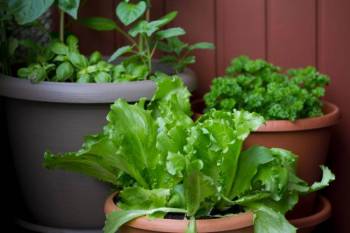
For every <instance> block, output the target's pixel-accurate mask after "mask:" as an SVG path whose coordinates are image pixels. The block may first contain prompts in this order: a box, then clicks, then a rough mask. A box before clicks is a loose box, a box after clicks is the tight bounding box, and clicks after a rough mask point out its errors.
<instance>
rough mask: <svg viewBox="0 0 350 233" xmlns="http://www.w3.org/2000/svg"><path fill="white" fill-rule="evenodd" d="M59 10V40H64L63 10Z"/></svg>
mask: <svg viewBox="0 0 350 233" xmlns="http://www.w3.org/2000/svg"><path fill="white" fill-rule="evenodd" d="M59 11H60V41H61V42H64V11H63V10H59Z"/></svg>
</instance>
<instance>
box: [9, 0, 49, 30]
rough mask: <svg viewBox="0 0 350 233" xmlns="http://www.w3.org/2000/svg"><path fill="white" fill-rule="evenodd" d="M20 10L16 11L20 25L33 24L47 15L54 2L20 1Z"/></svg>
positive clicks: (43, 0)
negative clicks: (44, 14)
mask: <svg viewBox="0 0 350 233" xmlns="http://www.w3.org/2000/svg"><path fill="white" fill-rule="evenodd" d="M18 1H19V2H20V4H19V6H20V7H19V9H17V10H16V11H15V14H14V16H15V19H16V21H17V23H18V24H20V25H23V24H27V23H31V22H33V21H34V20H36V19H37V18H39V17H40V16H41V15H42V14H43V13H45V12H46V11H47V10H48V9H49V8H50V6H51V5H52V4H53V3H54V0H18Z"/></svg>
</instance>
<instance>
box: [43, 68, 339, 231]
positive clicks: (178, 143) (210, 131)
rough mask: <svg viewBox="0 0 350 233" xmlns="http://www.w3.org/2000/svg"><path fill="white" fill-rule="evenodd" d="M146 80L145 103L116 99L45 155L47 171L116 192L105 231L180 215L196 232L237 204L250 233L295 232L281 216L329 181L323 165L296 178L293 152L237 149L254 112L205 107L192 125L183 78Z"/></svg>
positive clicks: (256, 120) (256, 121)
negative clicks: (92, 128) (96, 121)
mask: <svg viewBox="0 0 350 233" xmlns="http://www.w3.org/2000/svg"><path fill="white" fill-rule="evenodd" d="M153 80H155V82H156V84H157V89H156V93H155V94H154V96H153V98H152V99H151V101H149V102H146V100H145V99H142V100H140V101H139V102H137V103H135V104H128V103H126V102H125V101H124V100H121V99H119V100H117V101H116V102H115V103H114V104H113V105H112V106H111V110H110V112H109V114H108V116H107V120H108V123H107V125H106V126H105V127H104V128H103V131H102V132H101V133H100V134H98V135H95V136H90V137H88V138H86V140H85V143H84V145H83V148H82V149H81V150H80V151H78V152H75V153H74V152H71V153H66V154H63V155H58V156H56V155H53V154H51V153H46V155H45V162H44V164H45V166H46V167H47V168H50V169H53V168H60V169H66V170H71V171H75V172H81V173H84V174H87V175H90V176H94V177H96V178H98V179H100V180H102V181H105V182H109V183H111V184H112V185H114V186H116V188H117V189H119V190H120V194H119V199H120V200H119V202H118V207H119V208H121V210H118V211H114V212H112V213H111V214H109V215H108V216H107V221H106V225H105V228H104V232H105V233H112V232H113V233H114V232H115V231H117V230H118V229H119V228H120V227H121V226H122V225H123V224H125V223H127V222H129V221H131V220H133V219H135V218H137V217H140V216H145V215H151V217H158V218H162V217H164V216H165V214H166V213H183V214H184V215H185V216H184V217H186V218H189V219H191V220H190V221H189V224H188V228H187V231H186V232H188V233H195V232H196V222H195V219H199V218H202V217H212V216H218V215H223V214H222V213H223V211H228V210H231V209H237V210H244V211H252V212H253V213H254V228H255V233H267V232H283V233H295V231H296V229H295V227H293V226H292V225H290V224H289V223H288V221H287V220H286V218H285V217H284V215H285V214H286V212H287V211H289V210H291V209H292V208H293V207H294V205H295V204H296V203H297V202H298V198H299V196H300V195H302V194H307V193H309V192H312V191H316V190H319V189H320V188H324V187H326V186H327V185H328V184H329V183H330V182H331V181H332V180H334V175H333V174H332V173H331V171H330V170H329V169H328V168H326V167H322V169H323V178H322V180H321V182H318V183H315V184H313V185H312V186H311V187H310V186H309V185H308V184H307V183H306V182H305V181H303V180H302V179H300V178H298V177H297V175H296V162H297V156H296V155H294V154H293V153H292V152H289V151H286V150H283V149H279V148H272V149H269V148H266V147H261V146H254V147H252V148H249V149H247V150H245V151H243V152H242V145H243V143H244V140H245V139H246V137H247V136H248V135H249V133H250V132H251V131H253V130H255V129H256V128H258V127H259V126H260V125H261V124H262V123H263V121H264V120H263V118H262V117H261V116H259V115H258V114H255V113H248V112H245V111H238V110H236V111H233V112H225V111H218V110H210V111H208V112H206V113H205V114H204V115H203V116H202V117H200V118H199V119H198V120H197V121H195V122H194V121H193V120H192V118H191V110H190V103H189V97H190V93H189V91H188V90H187V89H186V88H185V87H184V84H183V83H182V81H181V80H180V79H179V78H176V77H169V76H167V75H165V74H162V73H156V75H155V76H154V77H153ZM231 207H236V208H231ZM238 212H239V211H238ZM238 212H231V214H235V213H238ZM218 213H219V214H218Z"/></svg>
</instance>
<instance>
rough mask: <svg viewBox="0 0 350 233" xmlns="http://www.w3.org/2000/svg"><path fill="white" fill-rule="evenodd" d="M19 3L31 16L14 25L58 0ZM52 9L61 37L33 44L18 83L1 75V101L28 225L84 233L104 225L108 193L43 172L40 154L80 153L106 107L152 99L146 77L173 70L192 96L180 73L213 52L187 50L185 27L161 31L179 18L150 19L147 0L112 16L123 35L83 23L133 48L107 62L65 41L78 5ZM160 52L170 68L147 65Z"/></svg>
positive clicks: (71, 39)
mask: <svg viewBox="0 0 350 233" xmlns="http://www.w3.org/2000/svg"><path fill="white" fill-rule="evenodd" d="M22 2H23V5H21V7H20V8H19V9H26V10H27V11H28V10H29V12H26V14H24V15H25V16H28V17H29V16H30V17H29V19H27V20H25V21H23V22H22V21H19V23H26V22H28V20H32V18H34V16H33V15H34V14H35V17H37V16H39V15H40V14H42V13H43V12H45V10H46V9H48V8H49V7H50V6H51V5H52V4H53V3H54V2H55V1H53V0H52V1H22ZM57 3H58V4H59V5H58V6H59V8H60V9H61V11H60V13H59V15H60V20H59V21H60V27H59V28H60V30H59V38H58V39H52V41H51V43H50V44H49V45H48V46H46V47H43V46H36V45H35V43H30V46H32V48H33V50H35V51H38V52H39V53H38V55H37V56H36V57H35V62H34V63H31V64H28V65H26V66H22V67H21V68H20V69H18V71H17V74H18V77H19V78H16V77H12V76H11V77H10V76H9V75H5V74H3V75H1V76H2V77H1V78H0V95H1V96H3V97H5V98H4V101H5V106H6V110H5V111H6V114H7V124H8V129H9V138H10V143H11V147H12V152H13V158H14V163H15V167H16V171H17V174H18V177H19V183H20V185H21V190H22V194H23V197H24V200H25V203H26V205H27V207H28V209H29V212H30V213H31V215H32V217H33V220H31V221H33V222H34V223H37V226H35V227H36V228H40V229H42V230H41V231H44V230H43V229H44V226H50V227H53V228H64V229H81V231H84V229H87V230H91V229H98V228H100V227H102V225H103V221H104V214H103V208H102V206H103V203H104V199H105V196H106V195H107V193H108V192H109V187H108V186H106V185H104V184H101V183H99V182H96V181H94V180H91V179H88V178H85V177H81V176H79V175H76V174H71V173H66V172H59V171H57V172H47V171H46V170H45V169H43V168H42V166H41V155H42V153H44V151H45V150H46V149H47V148H51V149H52V150H53V151H57V152H58V151H71V150H76V149H78V147H79V146H80V144H81V142H82V141H81V140H82V137H83V135H87V134H92V133H96V132H98V131H99V130H100V129H101V127H102V126H103V125H104V124H105V122H106V120H105V115H106V113H107V112H108V109H109V105H110V104H111V103H113V102H114V101H115V100H116V99H118V98H124V99H126V100H127V101H130V102H134V101H137V100H139V99H140V98H141V97H147V98H150V97H152V95H153V93H154V89H155V84H154V81H153V80H151V78H152V77H153V73H154V72H156V71H157V70H160V71H163V72H168V73H176V72H177V73H178V75H179V76H180V77H182V78H183V80H184V82H185V83H186V85H188V86H189V88H190V90H193V89H194V88H195V85H196V82H195V75H194V73H193V72H192V71H191V70H189V69H187V68H185V67H186V65H187V64H190V63H192V62H194V60H195V58H194V57H193V56H191V52H192V51H193V50H194V49H204V48H212V47H213V46H212V45H211V44H208V43H199V44H195V45H188V44H185V43H183V42H181V40H180V39H179V38H178V36H181V35H183V34H184V33H185V32H184V30H183V29H181V28H170V29H164V27H165V26H166V25H167V24H169V23H170V22H171V21H172V20H173V19H174V18H175V17H176V12H171V13H169V14H167V15H165V16H164V17H161V18H160V19H157V20H153V21H151V20H150V19H149V17H148V15H149V12H150V2H149V1H147V2H145V1H140V2H139V3H131V2H129V1H121V2H120V3H119V4H118V6H117V17H118V19H119V20H120V21H121V22H123V23H124V24H128V25H130V24H133V27H132V28H131V29H130V30H129V31H128V32H124V31H122V30H121V28H120V27H119V26H117V23H116V22H114V21H113V20H108V19H101V18H94V19H91V18H90V19H85V20H82V21H83V23H85V24H87V25H90V26H91V25H94V27H95V28H97V29H100V30H102V29H104V28H106V27H108V28H109V29H114V30H118V31H119V32H120V33H121V34H123V35H125V36H126V37H127V38H130V39H132V40H131V41H132V42H137V44H131V45H130V46H125V47H122V48H120V49H118V50H117V51H116V52H115V53H114V54H112V56H111V57H110V59H109V61H106V60H104V59H103V57H102V55H101V54H100V53H99V52H94V53H92V54H91V56H89V57H86V56H85V55H83V54H81V53H80V51H79V46H78V45H79V44H78V38H76V37H75V36H73V35H65V34H67V33H65V31H64V17H65V13H68V14H70V15H71V16H74V17H76V15H77V11H78V7H79V1H78V0H75V1H57ZM146 3H147V4H146ZM16 9H17V8H16ZM30 9H36V10H35V11H34V10H33V11H31V10H30ZM135 10H137V12H135ZM15 18H16V16H15ZM16 19H17V18H16ZM103 20H104V21H108V22H109V24H108V23H107V24H106V23H103V22H102V21H103ZM111 24H113V26H112V27H111ZM97 25H98V26H97ZM143 26H145V28H144V27H143ZM26 44H28V43H26ZM160 47H161V48H162V50H167V51H168V53H167V54H168V55H167V57H165V58H167V59H165V58H164V59H165V60H167V61H168V62H170V63H171V65H163V64H161V63H160V62H158V61H154V60H152V58H153V55H154V54H155V52H156V51H157V50H158V48H160ZM173 54H175V55H173ZM177 55H178V56H179V58H180V60H171V59H170V58H171V57H172V58H176V59H177V58H178V56H177ZM120 56H123V58H120ZM115 59H120V60H119V61H117V60H115ZM164 59H163V60H164ZM182 59H184V60H182ZM112 61H114V62H115V63H112ZM172 67H174V68H172ZM53 180H54V181H55V182H53ZM48 203H51V204H50V205H48ZM83 203H90V204H89V205H86V204H83ZM33 222H32V223H33ZM22 225H23V224H22ZM28 226H29V227H28ZM31 226H32V224H25V227H26V228H30V229H32V228H31ZM45 229H46V228H45ZM32 230H34V229H32ZM56 230H57V229H56Z"/></svg>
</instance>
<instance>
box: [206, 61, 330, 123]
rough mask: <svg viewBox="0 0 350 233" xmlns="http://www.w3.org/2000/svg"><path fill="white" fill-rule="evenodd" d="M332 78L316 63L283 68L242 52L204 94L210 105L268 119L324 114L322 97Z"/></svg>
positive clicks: (294, 118)
mask: <svg viewBox="0 0 350 233" xmlns="http://www.w3.org/2000/svg"><path fill="white" fill-rule="evenodd" d="M328 83H329V78H328V77H327V76H325V75H323V74H320V73H319V72H318V71H317V70H316V69H315V68H314V67H306V68H303V69H290V70H287V72H281V68H279V67H277V66H274V65H272V64H270V63H268V62H266V61H264V60H260V59H258V60H251V59H249V58H248V57H245V56H241V57H238V58H236V59H234V60H233V61H232V62H231V65H230V66H229V67H228V68H227V70H226V75H225V76H224V77H219V78H216V79H214V80H213V82H212V85H211V89H210V92H208V93H207V94H206V95H205V96H204V100H205V104H206V107H207V109H211V108H215V109H221V110H225V111H232V109H239V110H246V111H250V112H256V113H259V114H260V115H262V116H263V117H264V118H265V119H267V120H282V119H286V120H296V119H301V118H307V117H316V116H320V115H322V114H323V113H322V101H321V99H320V98H321V97H322V96H324V94H325V86H326V85H327V84H328Z"/></svg>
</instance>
